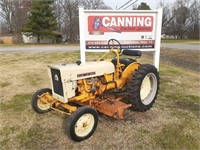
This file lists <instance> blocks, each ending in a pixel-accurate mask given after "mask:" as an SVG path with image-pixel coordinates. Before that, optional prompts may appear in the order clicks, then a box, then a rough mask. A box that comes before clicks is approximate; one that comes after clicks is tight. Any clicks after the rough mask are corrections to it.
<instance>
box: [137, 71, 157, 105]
mask: <svg viewBox="0 0 200 150" xmlns="http://www.w3.org/2000/svg"><path fill="white" fill-rule="evenodd" d="M156 91H157V78H156V76H155V74H153V73H148V74H147V75H146V76H145V77H144V79H143V81H142V85H141V89H140V98H141V101H142V103H143V104H144V105H148V104H150V103H151V102H152V101H153V100H154V97H155V95H156Z"/></svg>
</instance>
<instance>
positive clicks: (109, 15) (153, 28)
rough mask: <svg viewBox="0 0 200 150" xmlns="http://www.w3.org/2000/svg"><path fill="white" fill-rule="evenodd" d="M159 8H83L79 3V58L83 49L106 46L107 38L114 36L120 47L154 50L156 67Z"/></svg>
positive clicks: (83, 54) (160, 20) (160, 16)
mask: <svg viewBox="0 0 200 150" xmlns="http://www.w3.org/2000/svg"><path fill="white" fill-rule="evenodd" d="M161 23H162V9H161V8H160V9H158V10H128V11H127V10H84V8H83V7H79V29H80V47H81V62H82V63H84V62H85V52H103V51H106V50H108V49H109V47H108V40H109V39H116V40H118V41H119V42H120V43H121V46H122V49H137V50H141V51H152V52H154V65H155V66H156V67H157V68H159V58H160V37H161Z"/></svg>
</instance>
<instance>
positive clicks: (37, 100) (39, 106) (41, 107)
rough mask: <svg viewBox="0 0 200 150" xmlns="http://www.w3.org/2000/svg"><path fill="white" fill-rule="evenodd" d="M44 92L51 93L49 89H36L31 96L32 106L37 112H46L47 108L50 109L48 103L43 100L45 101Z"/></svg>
mask: <svg viewBox="0 0 200 150" xmlns="http://www.w3.org/2000/svg"><path fill="white" fill-rule="evenodd" d="M46 94H49V95H52V91H51V89H49V88H44V89H41V90H38V91H37V92H35V94H34V95H33V97H32V102H31V105H32V108H33V110H35V111H36V112H37V113H39V114H42V113H46V112H48V111H49V110H51V108H50V105H49V104H47V103H45V101H47V97H46ZM42 100H43V101H42Z"/></svg>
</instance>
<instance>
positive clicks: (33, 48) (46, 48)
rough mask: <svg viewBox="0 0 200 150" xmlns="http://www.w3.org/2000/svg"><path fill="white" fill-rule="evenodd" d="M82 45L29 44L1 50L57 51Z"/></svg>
mask: <svg viewBox="0 0 200 150" xmlns="http://www.w3.org/2000/svg"><path fill="white" fill-rule="evenodd" d="M78 50H80V46H65V45H60V46H52V45H37V46H35V45H27V46H9V47H7V46H6V47H0V52H56V51H66V52H67V51H78Z"/></svg>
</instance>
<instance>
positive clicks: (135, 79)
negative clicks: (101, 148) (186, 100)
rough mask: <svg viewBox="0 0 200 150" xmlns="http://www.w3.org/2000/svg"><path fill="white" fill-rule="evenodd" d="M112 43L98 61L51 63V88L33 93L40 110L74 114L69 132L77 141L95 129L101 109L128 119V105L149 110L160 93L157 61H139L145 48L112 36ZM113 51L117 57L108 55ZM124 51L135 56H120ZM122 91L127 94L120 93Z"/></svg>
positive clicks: (38, 110)
mask: <svg viewBox="0 0 200 150" xmlns="http://www.w3.org/2000/svg"><path fill="white" fill-rule="evenodd" d="M108 46H109V47H110V48H111V49H110V50H109V51H108V52H106V53H105V54H104V55H103V56H102V57H101V58H99V59H98V60H97V61H94V62H86V63H84V64H81V62H80V61H77V62H76V63H75V64H60V65H50V66H49V67H48V72H49V76H50V79H51V85H52V87H51V89H49V88H44V89H41V90H39V91H37V92H36V93H35V94H34V95H33V98H32V107H33V109H34V110H35V111H36V112H37V113H45V112H48V111H49V110H55V111H57V112H60V113H63V114H67V115H71V116H70V118H69V120H68V123H67V134H68V136H69V137H70V138H71V139H72V140H74V141H76V142H80V141H83V140H85V139H87V138H89V137H90V136H91V135H92V134H93V133H94V131H95V129H96V127H97V124H98V114H97V111H98V112H100V113H103V114H105V115H107V116H110V117H113V118H116V119H125V116H124V111H125V109H127V108H132V109H133V110H135V111H146V110H148V109H150V108H151V107H152V105H153V103H154V102H155V99H156V97H157V93H158V89H159V73H158V71H157V69H156V68H155V67H154V66H153V65H150V64H140V63H138V62H137V61H136V58H138V57H141V51H138V50H127V49H124V50H122V49H121V44H120V43H119V42H118V41H117V40H115V39H110V40H109V41H108ZM110 53H113V54H115V57H114V58H112V59H105V57H106V56H107V55H108V54H110ZM121 55H128V56H135V57H134V59H133V58H120V56H121ZM122 92H123V93H125V94H121V95H122V96H120V97H117V96H116V95H120V94H119V93H122ZM123 95H124V96H123ZM96 110H97V111H96Z"/></svg>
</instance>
